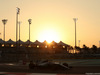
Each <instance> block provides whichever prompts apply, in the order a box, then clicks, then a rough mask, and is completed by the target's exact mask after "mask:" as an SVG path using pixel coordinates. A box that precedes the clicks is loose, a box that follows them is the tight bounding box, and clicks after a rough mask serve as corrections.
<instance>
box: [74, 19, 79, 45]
mask: <svg viewBox="0 0 100 75" xmlns="http://www.w3.org/2000/svg"><path fill="white" fill-rule="evenodd" d="M73 20H74V22H75V47H76V21H77V20H78V18H73Z"/></svg>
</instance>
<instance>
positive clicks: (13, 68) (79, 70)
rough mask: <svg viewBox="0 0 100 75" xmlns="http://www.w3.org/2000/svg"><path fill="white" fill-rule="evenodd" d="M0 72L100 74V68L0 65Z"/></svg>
mask: <svg viewBox="0 0 100 75" xmlns="http://www.w3.org/2000/svg"><path fill="white" fill-rule="evenodd" d="M0 72H16V73H17V72H18V73H19V72H20V73H49V74H86V73H100V66H72V68H70V69H66V70H61V69H49V68H48V69H43V68H38V67H35V68H34V69H29V67H28V65H11V64H10V65H7V64H0Z"/></svg>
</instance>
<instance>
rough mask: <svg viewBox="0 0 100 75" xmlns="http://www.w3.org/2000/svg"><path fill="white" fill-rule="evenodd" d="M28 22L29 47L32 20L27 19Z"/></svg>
mask: <svg viewBox="0 0 100 75" xmlns="http://www.w3.org/2000/svg"><path fill="white" fill-rule="evenodd" d="M28 22H29V45H30V25H31V23H32V19H28Z"/></svg>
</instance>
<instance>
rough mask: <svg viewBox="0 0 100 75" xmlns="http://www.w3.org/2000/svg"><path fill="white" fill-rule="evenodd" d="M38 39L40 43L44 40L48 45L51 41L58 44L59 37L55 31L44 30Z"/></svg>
mask: <svg viewBox="0 0 100 75" xmlns="http://www.w3.org/2000/svg"><path fill="white" fill-rule="evenodd" d="M39 39H40V41H41V42H43V41H44V40H46V41H47V42H48V43H51V42H52V41H55V42H59V36H58V34H57V32H56V31H55V30H44V31H42V32H41V33H40V36H39Z"/></svg>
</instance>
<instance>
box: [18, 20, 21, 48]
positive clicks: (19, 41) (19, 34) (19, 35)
mask: <svg viewBox="0 0 100 75" xmlns="http://www.w3.org/2000/svg"><path fill="white" fill-rule="evenodd" d="M18 23H19V46H20V24H21V22H20V21H19V22H18Z"/></svg>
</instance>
